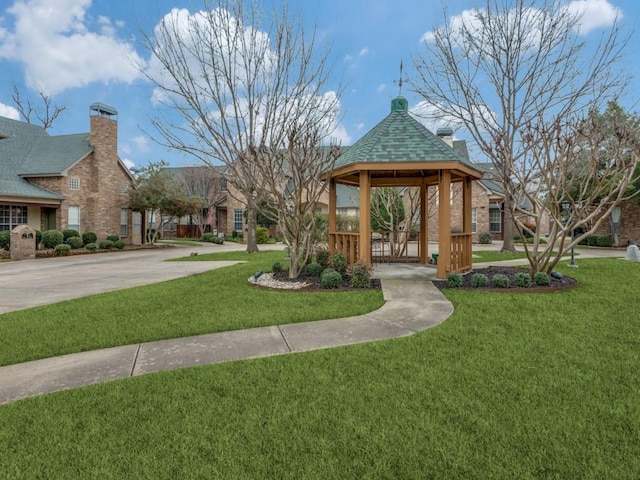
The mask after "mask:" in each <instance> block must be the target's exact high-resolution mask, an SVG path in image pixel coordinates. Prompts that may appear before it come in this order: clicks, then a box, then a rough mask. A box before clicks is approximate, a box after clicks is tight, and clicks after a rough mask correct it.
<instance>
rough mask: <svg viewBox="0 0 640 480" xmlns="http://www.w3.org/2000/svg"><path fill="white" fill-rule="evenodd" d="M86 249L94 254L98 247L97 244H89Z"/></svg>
mask: <svg viewBox="0 0 640 480" xmlns="http://www.w3.org/2000/svg"><path fill="white" fill-rule="evenodd" d="M84 248H86V249H87V250H90V251H92V252H93V251H94V250H95V249H96V248H97V247H96V244H95V243H93V242H91V243H87V244H86V245H85V246H84Z"/></svg>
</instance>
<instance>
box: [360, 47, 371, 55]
mask: <svg viewBox="0 0 640 480" xmlns="http://www.w3.org/2000/svg"><path fill="white" fill-rule="evenodd" d="M368 53H369V48H368V47H364V48H362V49H361V50H360V54H359V55H360V56H361V57H364V56H365V55H367V54H368Z"/></svg>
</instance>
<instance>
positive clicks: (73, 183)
mask: <svg viewBox="0 0 640 480" xmlns="http://www.w3.org/2000/svg"><path fill="white" fill-rule="evenodd" d="M69 190H80V179H79V178H76V177H71V178H69Z"/></svg>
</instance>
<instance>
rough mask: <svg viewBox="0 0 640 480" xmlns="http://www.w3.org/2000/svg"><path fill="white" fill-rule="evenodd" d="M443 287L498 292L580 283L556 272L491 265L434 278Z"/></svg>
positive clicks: (562, 286) (538, 289) (529, 290)
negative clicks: (531, 272)
mask: <svg viewBox="0 0 640 480" xmlns="http://www.w3.org/2000/svg"><path fill="white" fill-rule="evenodd" d="M434 284H435V285H436V287H438V288H439V289H441V290H442V289H473V290H495V291H510V292H513V291H518V290H520V291H526V292H531V291H546V292H549V291H556V290H563V289H568V288H574V287H575V286H577V282H576V280H575V279H573V278H571V277H568V276H566V275H562V274H560V273H559V272H556V271H554V272H552V273H551V275H548V274H546V273H544V272H537V273H536V274H535V275H534V276H533V277H531V274H530V272H529V271H527V270H524V269H522V268H518V267H487V268H481V269H477V270H472V271H470V272H468V273H466V274H460V273H450V274H448V275H447V278H446V279H444V280H434Z"/></svg>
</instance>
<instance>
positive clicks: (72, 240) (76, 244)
mask: <svg viewBox="0 0 640 480" xmlns="http://www.w3.org/2000/svg"><path fill="white" fill-rule="evenodd" d="M64 243H66V244H67V245H69V247H71V248H73V249H74V250H75V249H76V248H82V245H83V243H82V239H81V238H80V237H69V238H67V239H66V240H65V241H64Z"/></svg>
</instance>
